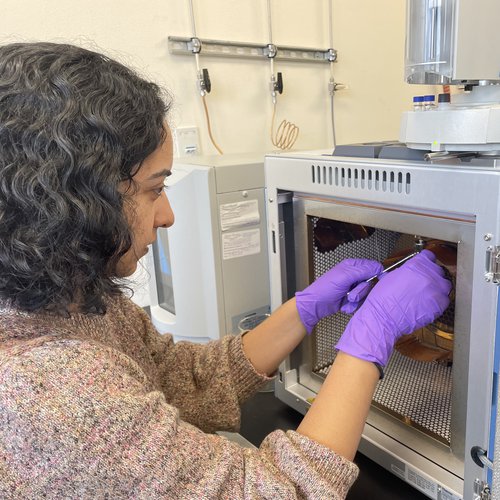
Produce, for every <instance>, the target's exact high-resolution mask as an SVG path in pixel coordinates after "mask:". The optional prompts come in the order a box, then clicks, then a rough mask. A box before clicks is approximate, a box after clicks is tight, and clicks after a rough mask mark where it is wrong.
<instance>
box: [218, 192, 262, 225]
mask: <svg viewBox="0 0 500 500" xmlns="http://www.w3.org/2000/svg"><path fill="white" fill-rule="evenodd" d="M219 210H220V227H221V230H222V231H227V230H228V229H235V228H237V227H244V226H253V225H255V224H259V222H260V214H259V202H258V201H257V200H248V201H238V202H236V203H225V204H224V205H221V206H220V209H219Z"/></svg>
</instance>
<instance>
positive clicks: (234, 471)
mask: <svg viewBox="0 0 500 500" xmlns="http://www.w3.org/2000/svg"><path fill="white" fill-rule="evenodd" d="M265 380H266V378H265V377H262V376H260V375H259V374H257V373H256V372H255V370H254V369H253V367H252V365H251V364H250V362H249V361H248V359H247V358H246V356H245V355H244V353H243V350H242V344H241V337H226V338H224V339H223V340H222V341H220V342H213V343H210V344H208V345H205V346H201V345H196V344H190V343H177V344H174V343H173V342H172V339H171V337H170V336H169V335H159V334H158V333H157V332H156V330H155V329H154V327H153V325H152V324H151V322H150V321H149V318H148V317H147V315H146V314H145V313H144V312H143V311H142V309H140V308H139V307H137V306H135V305H134V304H133V303H132V302H131V301H130V300H129V299H127V298H125V297H119V298H117V299H113V300H112V301H110V302H109V304H108V310H107V313H106V314H105V315H101V316H98V315H81V314H75V315H73V316H72V317H71V318H61V317H57V316H55V315H50V314H27V313H23V312H19V311H16V310H14V309H11V308H9V307H7V306H6V305H5V304H3V305H2V304H0V498H2V499H23V500H26V499H38V498H53V499H63V498H72V499H73V498H74V499H105V498H106V499H122V498H133V499H148V500H151V499H156V498H168V499H176V500H177V499H196V500H200V499H207V500H208V499H231V500H234V499H240V498H245V499H247V498H248V499H260V498H268V499H273V500H276V499H292V498H311V499H331V498H343V497H344V496H345V495H346V493H347V490H348V488H349V487H350V485H351V484H352V482H353V481H354V479H355V478H356V476H357V467H356V466H355V465H354V464H353V463H351V462H349V461H347V460H345V459H343V458H342V457H339V456H338V455H336V454H335V453H333V452H332V451H331V450H329V449H327V448H325V447H323V446H322V445H320V444H318V443H315V442H314V441H312V440H309V439H308V438H306V437H304V436H301V435H300V434H298V433H296V432H293V431H289V432H286V433H285V432H282V431H275V432H273V433H271V434H270V435H269V436H268V437H267V438H266V439H265V440H264V442H263V443H262V445H261V447H260V449H259V450H250V449H244V448H240V447H239V446H238V445H236V444H234V443H232V442H230V441H228V440H227V439H225V438H223V437H220V436H218V435H215V434H210V433H211V432H213V431H215V430H224V429H225V430H234V429H237V428H238V426H239V420H240V403H241V402H243V401H244V400H245V399H246V398H247V397H248V396H250V395H251V394H252V393H253V392H254V391H255V390H256V389H257V388H258V387H259V386H260V384H262V382H263V381H265Z"/></svg>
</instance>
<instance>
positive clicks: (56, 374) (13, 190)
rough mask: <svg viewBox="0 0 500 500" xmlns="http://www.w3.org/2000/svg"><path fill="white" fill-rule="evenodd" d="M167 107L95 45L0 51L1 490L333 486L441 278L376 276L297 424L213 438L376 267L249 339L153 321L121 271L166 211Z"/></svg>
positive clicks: (432, 267) (322, 491)
mask: <svg viewBox="0 0 500 500" xmlns="http://www.w3.org/2000/svg"><path fill="white" fill-rule="evenodd" d="M169 106H170V100H169V99H168V96H167V97H166V98H162V95H161V92H160V89H159V88H158V87H157V86H156V85H154V84H152V83H148V82H146V81H144V80H143V79H141V78H140V77H138V76H137V75H136V74H135V73H133V72H132V71H131V70H129V69H127V68H125V67H124V66H122V65H121V64H119V63H117V62H115V61H113V60H110V59H108V58H107V57H105V56H102V55H100V54H97V53H94V52H90V51H87V50H84V49H81V48H77V47H73V46H70V45H59V44H49V43H34V44H11V45H7V46H3V47H0V497H1V498H6V499H11V498H13V499H17V498H19V499H21V498H23V499H24V498H39V497H45V498H144V499H152V498H175V499H179V498H192V499H200V498H203V499H210V498H230V499H236V498H273V499H276V498H280V499H288V498H342V497H344V496H345V495H346V492H347V490H348V488H349V487H350V485H351V484H352V482H353V481H354V479H355V477H356V475H357V468H356V466H355V465H354V464H353V463H352V462H351V460H352V458H353V456H354V453H355V451H356V448H357V445H358V442H359V439H360V435H361V430H362V428H363V424H364V421H365V418H366V414H367V412H368V408H369V405H370V401H371V397H372V394H373V391H374V388H375V386H376V383H377V380H378V379H379V376H380V370H381V369H382V367H383V366H384V365H385V363H386V362H387V360H388V357H389V356H390V353H391V350H392V346H393V344H394V342H395V340H396V338H397V337H398V336H399V335H401V334H403V333H409V332H411V331H412V330H414V329H415V328H418V327H420V326H423V325H424V324H426V323H428V322H430V321H432V320H433V319H434V318H435V317H436V316H438V315H439V314H440V313H441V312H442V311H443V310H444V309H445V308H446V306H447V304H448V298H447V295H448V293H449V289H450V284H449V283H448V282H447V281H446V280H445V279H444V278H443V277H442V271H441V269H440V268H439V267H438V266H437V265H436V264H434V263H433V256H432V254H430V253H429V252H425V251H424V252H422V253H421V254H419V255H418V256H416V257H415V258H414V259H412V260H411V261H409V262H407V263H406V264H405V265H403V266H402V267H401V268H400V269H398V270H396V271H394V272H392V273H389V275H388V276H387V277H385V278H384V279H383V280H381V281H380V283H379V284H377V286H376V287H375V288H374V289H373V291H372V292H371V293H370V294H369V295H368V297H367V298H366V300H365V301H364V303H363V304H362V305H361V307H360V308H359V310H358V312H356V314H355V315H354V316H353V318H352V320H351V322H350V323H349V325H348V327H347V329H346V332H345V333H344V335H343V336H342V339H341V340H340V342H339V345H338V346H337V347H338V348H339V350H340V352H339V354H338V356H337V358H336V361H335V363H334V365H333V367H332V370H331V372H330V374H329V375H328V377H327V379H326V381H325V383H324V384H323V387H322V389H321V391H320V393H319V395H318V397H317V399H316V401H315V402H314V404H313V405H312V407H311V409H310V411H309V413H308V414H307V416H306V417H305V418H304V420H303V422H302V423H301V425H300V426H299V428H298V429H297V431H296V432H292V431H290V432H287V433H284V432H281V431H275V432H273V433H272V434H270V435H269V436H268V437H267V438H266V439H265V440H264V442H263V444H262V445H261V447H260V449H259V450H256V451H254V450H249V449H242V448H240V447H238V446H237V445H236V444H234V443H231V442H229V441H227V440H226V439H224V438H222V437H219V436H217V435H214V434H210V433H212V432H214V431H215V430H223V429H225V430H231V429H232V430H234V429H237V428H238V425H239V418H240V410H239V406H240V404H241V403H242V402H243V401H244V400H245V399H247V398H248V397H249V396H250V395H251V394H253V393H254V392H255V391H256V390H257V389H258V388H259V387H260V386H261V385H262V384H263V383H265V382H266V381H267V380H268V379H269V377H270V376H272V374H273V373H274V372H275V370H276V368H277V367H278V365H279V363H280V362H281V361H282V360H283V359H284V358H285V357H286V356H287V355H288V354H289V353H290V352H291V351H292V350H293V349H294V348H295V347H296V346H297V345H298V344H299V343H300V341H301V340H302V339H303V337H304V336H305V335H306V333H308V332H309V333H310V332H311V330H312V329H313V327H314V325H315V324H316V323H317V321H319V320H320V319H321V318H322V317H324V316H327V315H329V314H333V313H335V312H337V311H338V310H339V309H340V308H341V307H344V308H345V310H351V311H352V310H354V309H356V308H357V307H358V306H359V305H360V304H361V303H362V302H363V296H364V294H363V293H362V291H361V289H363V288H364V285H363V284H362V281H363V280H365V279H367V278H369V277H370V276H372V275H374V274H377V273H379V272H380V271H381V270H382V268H381V265H380V264H379V263H377V262H372V261H365V260H352V259H351V260H347V261H344V262H342V263H340V264H339V265H338V266H336V267H334V268H333V269H332V270H330V271H329V272H328V273H326V274H325V275H323V276H322V277H321V278H320V279H318V280H317V281H316V282H314V283H313V284H312V285H310V286H309V287H308V288H306V289H305V290H304V291H302V292H299V293H297V296H296V298H293V299H292V300H290V301H288V302H286V303H285V304H284V305H283V306H281V307H280V308H279V309H278V310H277V311H275V312H274V313H273V314H272V315H271V317H270V318H269V319H268V320H267V321H265V322H264V323H262V324H261V325H259V326H258V327H256V328H255V329H254V330H252V331H250V332H248V333H247V334H246V335H244V336H234V337H232V336H230V337H226V338H224V339H222V340H221V341H219V342H213V343H211V344H209V345H206V346H200V345H193V344H189V343H178V344H175V345H174V344H173V342H172V339H171V337H170V336H168V335H164V336H160V335H159V334H158V333H157V332H156V331H155V329H154V327H153V326H152V324H151V323H150V321H149V319H148V317H147V316H146V314H145V313H144V312H143V311H142V310H141V309H140V308H138V307H136V306H135V305H134V304H133V303H132V302H131V301H130V300H129V299H128V298H126V297H125V295H124V294H123V293H122V290H121V289H122V286H121V285H120V284H119V282H118V281H117V278H125V277H127V276H129V275H130V274H132V273H133V272H134V270H135V269H136V266H137V261H138V260H139V258H140V257H142V256H143V255H144V254H145V253H146V252H147V247H148V245H149V244H151V243H152V242H153V241H154V240H155V238H156V231H157V229H158V228H159V227H169V226H170V225H172V224H173V222H174V215H173V213H172V210H171V208H170V205H169V202H168V199H167V196H166V193H165V190H164V182H165V179H166V178H167V177H168V175H170V172H171V168H172V139H171V133H170V130H169V127H168V125H167V122H166V119H167V116H168V111H169ZM193 278H194V279H195V278H196V277H193ZM358 283H361V286H360V287H358V288H355V289H354V290H352V291H351V292H350V293H349V295H348V292H349V291H350V290H351V289H352V288H353V287H354V286H355V285H357V284H358Z"/></svg>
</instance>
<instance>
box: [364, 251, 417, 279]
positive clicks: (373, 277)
mask: <svg viewBox="0 0 500 500" xmlns="http://www.w3.org/2000/svg"><path fill="white" fill-rule="evenodd" d="M418 253H419V252H413V253H411V254H410V255H407V256H406V257H403V258H402V259H400V260H398V261H397V262H395V263H394V264H392V265H391V266H389V267H386V268H385V269H384V270H383V271H382V272H381V273H378V274H375V275H374V276H372V277H371V278H368V279H367V280H365V283H370V281H373V280H374V279H375V278H378V277H379V276H382V274H384V273H386V272H388V271H390V270H392V269H394V268H395V267H397V266H399V265H400V264H402V263H403V262H406V261H407V260H409V259H411V258H412V257H415V255H417V254H418Z"/></svg>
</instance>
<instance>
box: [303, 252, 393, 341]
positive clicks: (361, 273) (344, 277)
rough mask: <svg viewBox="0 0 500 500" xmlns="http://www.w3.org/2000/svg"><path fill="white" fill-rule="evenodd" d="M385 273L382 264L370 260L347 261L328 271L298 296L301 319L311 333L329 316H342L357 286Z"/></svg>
mask: <svg viewBox="0 0 500 500" xmlns="http://www.w3.org/2000/svg"><path fill="white" fill-rule="evenodd" d="M382 271H383V267H382V264H380V263H379V262H376V261H373V260H366V259H346V260H343V261H342V262H341V263H340V264H337V265H336V266H335V267H333V268H332V269H330V270H329V271H327V272H326V273H325V274H323V275H322V276H320V277H319V278H318V279H317V280H316V281H314V282H313V283H311V284H310V285H309V286H308V287H307V288H305V289H304V290H302V291H301V292H297V293H296V294H295V298H296V303H297V310H298V311H299V316H300V319H301V321H302V323H303V324H304V326H305V327H306V330H307V333H311V332H312V329H313V328H314V326H315V325H316V323H317V322H318V321H319V320H320V319H321V318H324V317H325V316H329V315H330V314H334V313H336V312H338V311H339V310H340V308H341V306H342V305H344V304H345V303H346V302H347V300H346V296H347V293H348V292H349V291H350V290H351V288H353V287H354V286H355V285H357V284H358V283H360V282H361V281H364V280H366V279H368V278H371V277H372V276H374V275H375V274H379V273H381V272H382Z"/></svg>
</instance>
